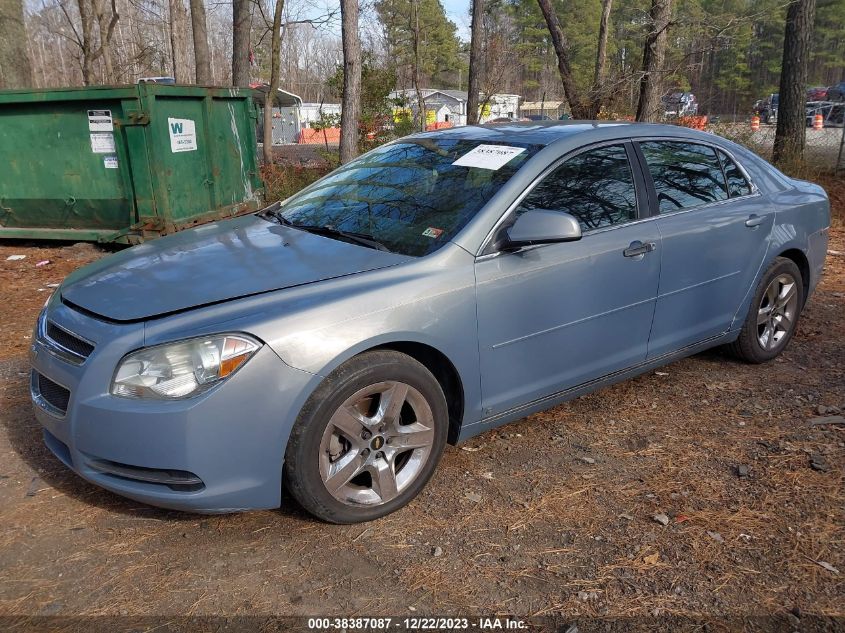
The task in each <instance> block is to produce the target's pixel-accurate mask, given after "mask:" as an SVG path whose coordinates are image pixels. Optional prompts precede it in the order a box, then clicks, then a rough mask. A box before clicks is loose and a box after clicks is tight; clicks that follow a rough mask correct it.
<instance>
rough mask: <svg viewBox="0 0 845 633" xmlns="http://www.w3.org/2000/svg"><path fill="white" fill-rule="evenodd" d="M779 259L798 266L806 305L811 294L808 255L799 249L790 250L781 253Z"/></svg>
mask: <svg viewBox="0 0 845 633" xmlns="http://www.w3.org/2000/svg"><path fill="white" fill-rule="evenodd" d="M778 257H783V258H785V259H789V260H791V261H792V262H794V263H795V265H796V266H798V271H799V272H800V273H801V285H802V286H803V287H804V303H806V302H807V295H808V294H809V292H810V260H808V259H807V255H806V254H804V251H802V250H801V249H799V248H789V249H786V250H784V251H782V252H781V253H779V254H778ZM801 307H802V308H803V307H804V306H803V305H802V306H801Z"/></svg>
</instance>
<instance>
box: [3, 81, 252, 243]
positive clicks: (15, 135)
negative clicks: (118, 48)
mask: <svg viewBox="0 0 845 633" xmlns="http://www.w3.org/2000/svg"><path fill="white" fill-rule="evenodd" d="M253 96H254V93H253V91H252V90H244V89H236V88H204V87H198V86H168V85H162V84H139V85H135V86H117V87H112V86H99V87H90V88H66V89H56V90H37V91H36V90H8V91H0V238H27V239H30V238H36V239H60V240H84V241H99V242H121V243H130V244H131V243H137V242H140V241H143V240H144V239H150V238H152V237H157V236H159V235H163V234H165V233H171V232H173V231H178V230H180V229H183V228H187V227H190V226H194V225H195V224H199V223H201V222H205V221H208V220H213V219H219V218H224V217H230V216H234V215H239V214H241V213H247V212H250V211H254V210H256V209H258V208H260V206H261V203H262V197H263V191H262V189H261V180H260V177H259V173H258V162H257V156H256V139H255V127H256V118H257V110H256V107H255V105H254V102H253Z"/></svg>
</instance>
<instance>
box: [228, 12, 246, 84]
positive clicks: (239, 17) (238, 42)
mask: <svg viewBox="0 0 845 633" xmlns="http://www.w3.org/2000/svg"><path fill="white" fill-rule="evenodd" d="M249 31H250V15H249V0H232V85H233V86H249Z"/></svg>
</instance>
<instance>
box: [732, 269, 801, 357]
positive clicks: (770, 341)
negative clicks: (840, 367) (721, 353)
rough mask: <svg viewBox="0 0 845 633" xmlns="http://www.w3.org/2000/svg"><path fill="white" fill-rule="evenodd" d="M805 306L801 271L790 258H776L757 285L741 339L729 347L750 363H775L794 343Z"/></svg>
mask: <svg viewBox="0 0 845 633" xmlns="http://www.w3.org/2000/svg"><path fill="white" fill-rule="evenodd" d="M772 305H774V309H772ZM803 307H804V283H803V279H802V278H801V271H800V270H799V269H798V266H796V265H795V262H793V261H792V260H791V259H787V258H785V257H777V258H775V261H774V262H772V265H771V266H769V268H768V270H767V271H766V272H765V274H764V275H763V277H762V278H761V280H760V283H759V284H758V285H757V290H756V292H755V293H754V297H753V298H752V299H751V305H750V306H749V308H748V315H747V316H746V317H745V323H743V325H742V330H741V331H740V334H739V338H737V340H736V341H734V342H733V343H731V344H730V346H729V348H730V350H731V352H732V353H733V354H734V355H735V356H737V357H738V358H740V359H742V360H744V361H746V362H749V363H765V362H767V361H770V360H772V359H773V358H775V357H776V356H778V355H779V354H780V353H781V352H782V351H783V350H784V349H786V346H787V345H788V344H789V341H790V340H792V337H793V335H794V334H795V330H796V328H797V327H798V318H799V316H800V314H801V310H802V309H803ZM761 320H762V322H761Z"/></svg>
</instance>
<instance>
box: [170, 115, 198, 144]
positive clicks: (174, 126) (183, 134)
mask: <svg viewBox="0 0 845 633" xmlns="http://www.w3.org/2000/svg"><path fill="white" fill-rule="evenodd" d="M167 129H168V131H169V132H170V151H171V152H193V151H194V150H196V149H197V129H196V126H195V125H194V122H193V121H192V120H191V119H171V118H170V117H168V119H167Z"/></svg>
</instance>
